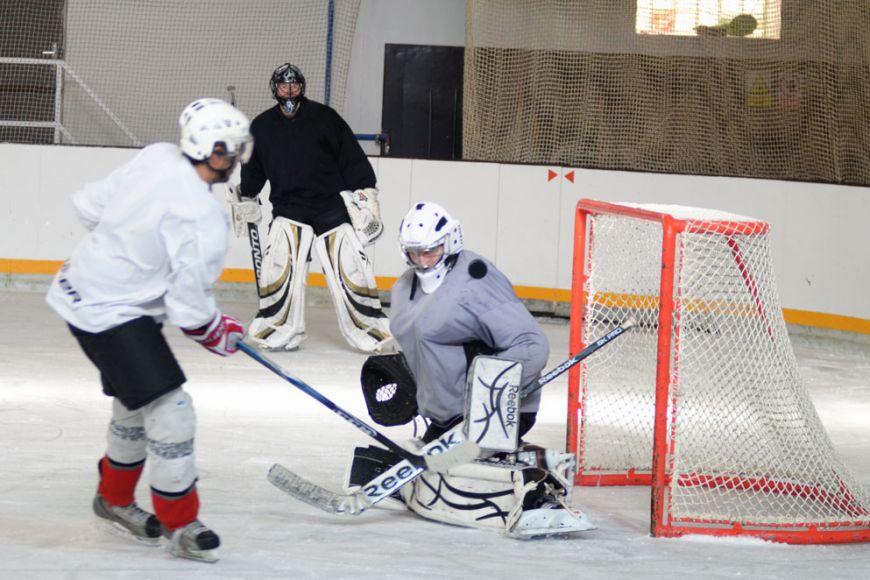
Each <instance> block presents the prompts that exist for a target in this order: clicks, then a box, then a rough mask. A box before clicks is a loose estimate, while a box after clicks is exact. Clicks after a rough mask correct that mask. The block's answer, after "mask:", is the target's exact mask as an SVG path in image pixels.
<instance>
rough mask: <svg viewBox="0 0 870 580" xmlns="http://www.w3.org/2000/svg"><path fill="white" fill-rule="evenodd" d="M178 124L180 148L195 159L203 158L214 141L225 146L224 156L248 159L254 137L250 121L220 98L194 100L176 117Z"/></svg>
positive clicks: (243, 161) (243, 160)
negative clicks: (225, 154)
mask: <svg viewBox="0 0 870 580" xmlns="http://www.w3.org/2000/svg"><path fill="white" fill-rule="evenodd" d="M178 124H179V125H180V126H181V143H180V145H181V150H182V151H183V152H184V154H185V155H187V156H188V157H190V158H191V159H193V160H195V161H203V160H205V159H208V157H209V156H210V155H211V154H212V152H213V151H214V147H215V145H217V144H222V145H223V146H224V147H226V150H227V155H229V156H232V157H238V158H239V160H240V161H241V162H242V163H247V162H248V159H250V158H251V151H253V149H254V147H253V145H254V138H253V137H251V133H250V127H251V122H250V121H249V120H248V118H247V117H246V116H245V114H244V113H242V112H241V111H240V110H238V109H237V108H235V107H234V106H232V105H231V104H229V103H227V102H225V101H222V100H220V99H197V100H195V101H194V102H192V103H190V104H189V105H188V106H187V107H185V109H184V111H182V112H181V117H180V118H179V119H178Z"/></svg>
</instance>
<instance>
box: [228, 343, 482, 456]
mask: <svg viewBox="0 0 870 580" xmlns="http://www.w3.org/2000/svg"><path fill="white" fill-rule="evenodd" d="M237 345H238V347H239V350H241V351H243V352H244V353H245V354H247V355H248V356H250V357H251V358H252V359H254V360H255V361H257V362H258V363H260V364H261V365H263V366H264V367H266V368H267V369H269V370H270V371H272V372H273V373H275V374H276V375H278V376H279V377H281V378H283V379H284V380H286V381H287V382H289V383H290V384H292V385H293V386H294V387H296V388H297V389H299V390H300V391H302V392H303V393H305V394H306V395H308V396H310V397H312V398H314V399H315V400H317V401H318V402H319V403H320V404H322V405H323V406H325V407H326V408H327V409H329V410H330V411H332V412H333V413H335V414H336V415H338V416H339V417H341V418H342V419H344V420H345V421H347V422H348V423H350V424H351V425H353V426H354V427H356V428H357V429H359V430H360V431H362V432H363V433H365V434H366V435H368V436H369V437H371V438H372V439H374V440H376V441H377V442H378V443H380V444H381V445H383V446H385V447H386V448H388V449H389V450H390V451H392V452H393V453H395V454H396V455H398V456H400V457H401V458H402V459H404V460H406V461H408V462H409V463H410V464H411V465H412V466H414V467H415V468H418V469H420V472H422V471H423V470H424V469H431V470H432V471H446V470H448V469H450V468H451V467H454V466H456V465H460V464H462V463H468V462H469V461H471V460H473V459H474V458H476V457H477V455H478V453H479V452H480V448H479V447H478V446H477V445H476V444H474V443H472V442H471V441H462V440H458V441H456V444H455V445H450V446H443V447H442V448H439V449H434V448H433V449H432V450H431V451H429V452H427V454H426V455H418V454H416V453H412V452H411V451H408V450H407V449H405V448H404V447H402V446H401V445H399V444H398V443H396V442H395V441H393V440H392V439H390V438H389V437H387V436H386V435H384V434H382V433H381V432H380V431H378V430H377V429H375V428H373V427H371V426H370V425H369V424H368V423H366V422H365V421H362V420H361V419H358V418H357V417H355V416H354V415H352V414H350V413H348V412H347V411H345V410H344V409H342V408H341V407H339V406H338V405H336V404H335V403H333V402H332V401H330V400H329V399H327V398H326V397H325V396H323V395H322V394H321V393H320V392H319V391H318V390H316V389H315V388H314V387H312V386H310V385H308V384H307V383H305V382H304V381H302V380H301V379H298V378H296V377H294V376H293V375H291V374H290V373H289V372H287V371H286V370H284V369H283V368H281V367H280V366H278V365H277V364H276V363H275V362H273V361H271V360H270V359H269V358H267V357H265V356H263V354H261V353H260V352H259V351H257V349H256V348H254V347H253V346H251V345H249V344H248V343H246V342H245V341H242V340H240V341H239V342H238V343H237Z"/></svg>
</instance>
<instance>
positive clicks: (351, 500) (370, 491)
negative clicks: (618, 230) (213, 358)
mask: <svg viewBox="0 0 870 580" xmlns="http://www.w3.org/2000/svg"><path fill="white" fill-rule="evenodd" d="M636 325H637V321H636V320H635V319H634V318H633V317H629V318H627V319H626V320H624V321H623V322H622V324H620V325H619V326H617V327H616V328H614V329H613V330H611V331H610V332H608V333H607V334H606V335H604V336H603V337H601V338H599V339H598V340H596V341H595V342H593V343H592V344H590V345H589V346H587V347H586V348H584V349H583V350H582V351H580V352H578V353H577V354H575V355H574V356H572V357H571V358H569V359H568V360H566V361H565V362H563V363H562V364H560V365H559V366H557V367H556V368H554V369H552V370H551V371H549V372H546V373H544V374H543V375H541V377H540V378H539V379H538V380H536V381H534V382H532V383H529V384H528V385H526V386H525V387H523V389H522V391H521V392H520V396H521V397H526V396H528V395H530V394H531V393H534V392H535V391H537V390H539V389H540V388H541V387H543V386H544V385H546V384H547V383H549V382H551V381H553V380H554V379H555V378H556V377H558V376H559V375H561V374H562V373H564V372H565V371H567V370H568V369H570V368H571V367H573V366H574V365H576V364H577V363H579V362H581V361H583V360H584V359H586V358H588V357H589V356H590V355H592V354H593V353H594V352H596V351H597V350H598V349H600V348H602V347H604V346H605V345H607V344H609V343H610V342H612V341H613V340H615V339H616V338H618V337H620V336H621V335H622V334H623V333H624V332H625V331H626V330H628V329H630V328H632V327H633V326H636ZM246 352H247V351H246ZM463 427H464V424H463V423H460V424H459V425H456V426H455V427H453V428H452V429H451V430H450V431H448V432H447V433H445V434H444V435H442V436H441V437H440V438H439V439H436V440H435V441H432V442H431V443H428V444H427V445H425V446H423V448H422V449H421V450H420V452H421V453H423V454H428V453H444V452H445V451H447V450H449V449H452V448H453V447H457V448H458V447H461V446H462V445H466V444H468V443H471V444H472V445H474V443H472V442H470V441H467V440H465V435H464V434H463ZM403 451H404V450H403ZM405 453H407V452H405ZM423 471H424V469H423V468H421V467H419V466H414V465H413V464H412V463H411V462H409V461H408V460H407V459H403V460H402V461H400V462H399V463H397V464H396V465H394V466H392V467H391V468H389V469H387V470H386V471H384V472H383V473H382V474H380V475H379V476H377V477H375V478H374V479H372V480H371V481H369V482H368V483H366V484H364V485H363V486H361V487H360V489H358V490H355V491H352V492H349V493H343V494H342V493H335V492H333V491H330V490H328V489H326V488H323V487H321V486H319V485H317V484H316V483H313V482H311V481H309V480H307V479H305V478H304V477H302V476H301V475H299V474H297V473H295V472H293V471H291V470H290V469H287V468H286V467H284V466H283V465H280V464H278V463H276V464H275V465H273V466H272V468H271V469H269V474H268V479H269V481H270V482H271V483H272V485H274V486H275V487H277V488H278V489H280V490H281V491H283V492H284V493H286V494H288V495H290V496H291V497H294V498H296V499H298V500H299V501H302V502H304V503H307V504H308V505H310V506H313V507H316V508H318V509H321V510H323V511H325V512H329V513H332V514H340V515H349V516H357V515H360V514H362V513H363V512H365V511H366V510H367V509H369V508H370V507H372V506H374V505H375V504H377V503H378V502H380V501H381V500H382V499H384V498H386V497H388V496H389V495H391V494H393V493H395V492H396V491H398V490H399V488H401V487H403V486H405V485H406V484H408V483H410V482H411V481H413V480H414V479H416V478H417V476H418V475H420V474H421V473H423Z"/></svg>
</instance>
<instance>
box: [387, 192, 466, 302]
mask: <svg viewBox="0 0 870 580" xmlns="http://www.w3.org/2000/svg"><path fill="white" fill-rule="evenodd" d="M399 245H400V246H401V248H402V255H403V256H404V257H405V261H406V262H407V263H408V265H409V266H411V267H412V268H414V272H415V274H416V275H417V279H418V280H419V281H420V286H421V288H422V289H423V292H425V293H426V294H431V293H432V292H434V291H435V290H436V289H437V288H438V287H439V286H440V285H441V283H442V282H443V281H444V277H445V276H446V274H447V272H449V271H450V267H452V265H453V262H454V261H455V258H453V259H451V257H452V256H456V255H458V254H459V252H461V251H462V226H461V225H460V223H459V221H458V220H455V219H453V218H452V217H450V214H449V213H447V211H446V210H445V209H444V208H443V207H441V206H440V205H438V204H437V203H432V202H430V201H421V202H419V203H416V204H414V207H413V208H411V211H409V212H408V213H407V214H406V215H405V217H404V218H403V219H402V223H401V224H400V225H399ZM438 246H444V253H443V255H442V256H441V259H440V260H438V262H436V263H435V264H433V265H431V266H429V267H428V268H424V267H422V266H421V265H419V264H416V263H414V261H413V260H411V257H410V256H409V255H408V251H409V250H413V251H415V252H422V251H424V250H430V249H432V248H436V247H438Z"/></svg>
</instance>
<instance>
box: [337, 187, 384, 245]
mask: <svg viewBox="0 0 870 580" xmlns="http://www.w3.org/2000/svg"><path fill="white" fill-rule="evenodd" d="M339 195H341V198H342V199H343V200H344V205H346V206H347V213H348V215H349V216H350V223H351V225H352V226H353V229H354V230H356V233H357V235H358V236H359V239H360V241H361V242H362V243H363V245H364V246H368V245H369V244H371V243H373V242H374V241H375V240H377V239H378V238H379V237H380V235H381V234H382V233H383V231H384V223H383V222H382V221H381V206H380V204H379V203H378V190H377V189H375V188H374V187H367V188H365V189H357V190H356V191H350V190H347V191H342V192H340V193H339Z"/></svg>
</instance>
